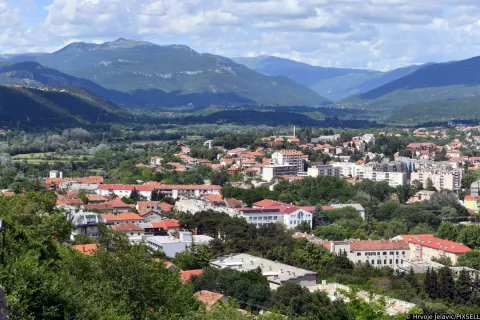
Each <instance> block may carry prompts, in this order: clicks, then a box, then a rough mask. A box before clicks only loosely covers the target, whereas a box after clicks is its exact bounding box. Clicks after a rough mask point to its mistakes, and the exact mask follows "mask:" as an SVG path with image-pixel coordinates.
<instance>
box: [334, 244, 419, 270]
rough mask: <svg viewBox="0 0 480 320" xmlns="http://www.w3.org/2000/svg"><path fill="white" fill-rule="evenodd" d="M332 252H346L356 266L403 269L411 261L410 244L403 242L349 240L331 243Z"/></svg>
mask: <svg viewBox="0 0 480 320" xmlns="http://www.w3.org/2000/svg"><path fill="white" fill-rule="evenodd" d="M325 245H326V246H329V250H330V252H334V253H336V254H339V253H342V252H344V251H345V252H346V253H347V257H348V259H349V260H350V261H352V262H353V263H356V264H365V263H367V262H368V263H369V264H370V265H371V266H373V267H378V268H381V267H390V268H393V269H396V268H399V267H403V266H404V265H405V264H406V261H407V260H408V259H410V249H409V246H408V243H406V242H405V241H403V240H347V241H329V242H326V243H325Z"/></svg>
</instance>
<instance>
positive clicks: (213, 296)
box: [194, 290, 226, 308]
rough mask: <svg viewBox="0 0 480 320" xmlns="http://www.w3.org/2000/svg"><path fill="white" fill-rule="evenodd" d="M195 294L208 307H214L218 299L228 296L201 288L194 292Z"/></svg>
mask: <svg viewBox="0 0 480 320" xmlns="http://www.w3.org/2000/svg"><path fill="white" fill-rule="evenodd" d="M194 296H195V297H196V298H197V299H198V300H199V301H200V302H202V303H203V304H204V305H205V306H206V307H207V308H211V307H213V306H214V305H215V304H216V303H217V302H218V301H221V300H225V299H226V297H225V296H224V295H223V294H221V293H216V292H212V291H208V290H201V291H198V292H197V293H195V294H194Z"/></svg>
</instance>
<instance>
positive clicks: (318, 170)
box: [307, 164, 340, 178]
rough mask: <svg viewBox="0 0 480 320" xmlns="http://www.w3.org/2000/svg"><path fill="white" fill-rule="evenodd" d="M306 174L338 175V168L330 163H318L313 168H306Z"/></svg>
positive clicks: (316, 175) (314, 175)
mask: <svg viewBox="0 0 480 320" xmlns="http://www.w3.org/2000/svg"><path fill="white" fill-rule="evenodd" d="M307 175H308V176H309V177H318V176H328V177H337V178H338V177H340V168H339V167H334V166H332V165H330V164H329V165H320V166H315V167H313V168H308V171H307Z"/></svg>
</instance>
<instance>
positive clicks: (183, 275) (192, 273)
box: [180, 269, 203, 283]
mask: <svg viewBox="0 0 480 320" xmlns="http://www.w3.org/2000/svg"><path fill="white" fill-rule="evenodd" d="M202 273H203V270H202V269H198V270H187V271H180V280H182V282H183V283H185V282H188V281H190V278H191V277H192V276H199V275H201V274H202Z"/></svg>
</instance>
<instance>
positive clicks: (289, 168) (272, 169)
mask: <svg viewBox="0 0 480 320" xmlns="http://www.w3.org/2000/svg"><path fill="white" fill-rule="evenodd" d="M297 173H298V167H297V166H296V165H266V166H264V167H263V170H262V180H264V181H272V179H276V178H278V177H281V176H296V175H297Z"/></svg>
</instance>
